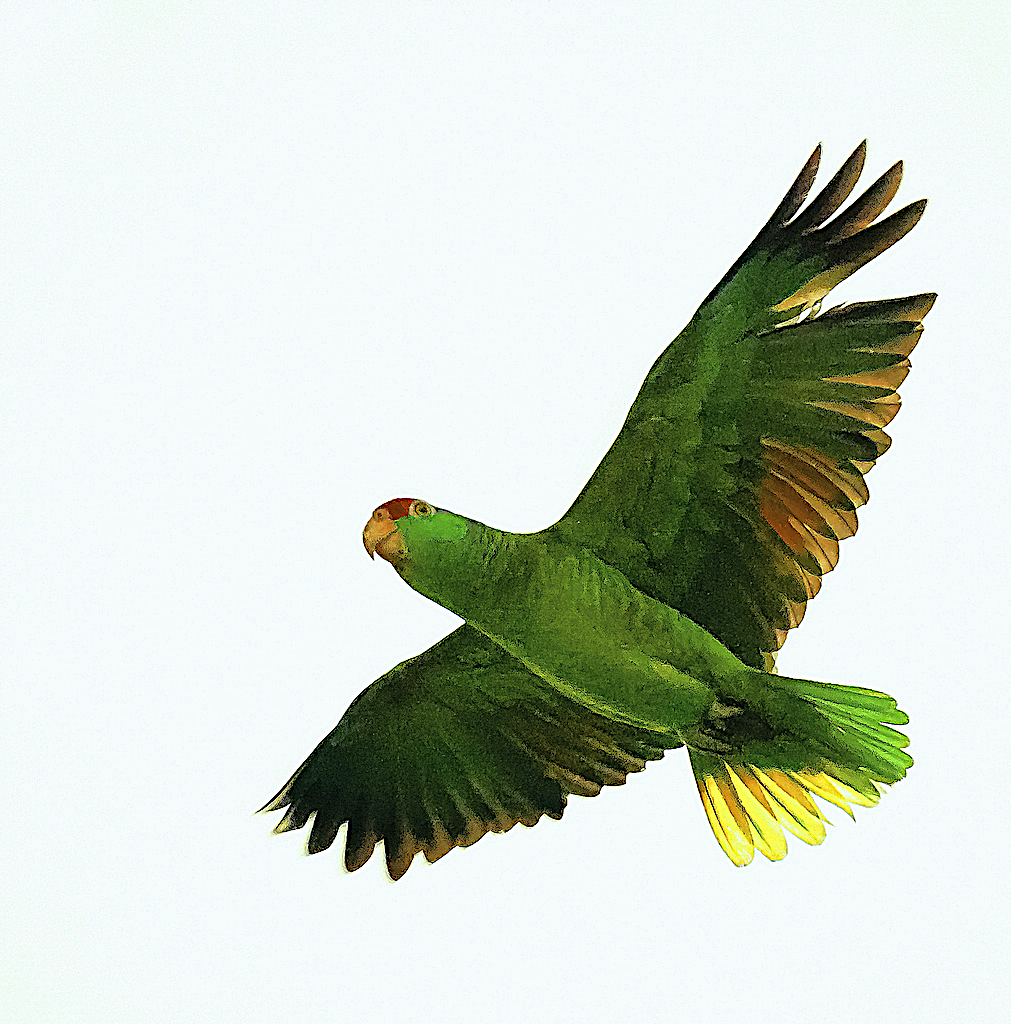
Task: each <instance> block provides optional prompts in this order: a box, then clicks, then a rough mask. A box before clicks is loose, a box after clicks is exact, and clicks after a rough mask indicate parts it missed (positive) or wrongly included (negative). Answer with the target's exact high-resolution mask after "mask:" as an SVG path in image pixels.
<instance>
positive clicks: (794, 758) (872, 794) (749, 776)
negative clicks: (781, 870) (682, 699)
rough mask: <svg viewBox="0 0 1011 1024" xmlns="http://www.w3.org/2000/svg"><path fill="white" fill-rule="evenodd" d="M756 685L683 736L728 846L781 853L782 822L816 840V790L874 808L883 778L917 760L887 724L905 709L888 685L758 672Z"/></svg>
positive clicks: (740, 860) (819, 829)
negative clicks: (884, 688) (881, 689)
mask: <svg viewBox="0 0 1011 1024" xmlns="http://www.w3.org/2000/svg"><path fill="white" fill-rule="evenodd" d="M762 680H763V682H762V686H761V693H760V694H759V695H758V696H757V698H756V697H755V696H754V695H753V694H749V695H748V699H747V700H746V701H741V702H740V703H738V702H737V701H723V700H721V701H720V702H718V703H717V704H716V705H715V706H714V708H713V709H712V710H711V711H710V712H709V716H708V718H707V719H706V720H704V721H703V722H702V723H701V724H700V725H699V727H698V728H697V729H696V730H695V732H694V733H692V734H690V735H689V736H687V737H686V744H687V746H688V752H689V756H690V758H691V764H692V770H693V771H694V772H695V781H696V783H697V784H698V787H699V795H700V796H701V797H702V806H703V807H704V808H705V811H706V815H707V817H708V818H709V824H710V825H711V826H712V829H713V832H714V833H715V835H716V838H717V840H718V841H719V844H720V846H722V847H723V850H724V852H725V853H726V855H727V856H728V857H729V858H730V859H731V860H732V861H733V862H734V864H736V865H738V866H743V865H745V864H750V863H751V860H752V858H753V857H754V855H755V850H758V851H759V852H760V853H763V854H765V856H766V857H768V858H769V860H781V859H782V858H783V857H785V856H786V838H785V836H784V834H783V829H784V828H786V829H788V830H789V831H790V832H792V833H793V834H794V835H795V836H797V837H798V838H800V839H803V840H804V842H805V843H810V844H812V845H815V844H818V843H820V842H822V840H823V839H824V838H825V822H826V819H825V818H824V817H823V816H822V813H821V810H820V809H819V808H818V806H817V805H816V804H815V803H814V801H813V800H812V799H811V797H812V795H814V796H817V797H821V799H823V800H827V801H828V802H829V803H833V804H835V805H836V806H837V807H841V808H842V809H843V810H844V811H845V812H846V813H847V814H848V815H849V816H850V817H851V818H852V817H853V810H852V808H851V806H850V805H851V804H857V805H859V806H861V807H873V806H874V805H875V804H876V803H877V802H878V799H879V798H880V795H881V794H880V791H879V789H878V787H879V785H881V784H886V785H890V784H891V783H893V782H898V781H899V779H901V778H903V777H904V776H905V774H906V769H908V768H909V767H910V765H912V763H913V759H912V758H911V757H910V756H909V755H908V754H907V753H906V752H905V750H903V749H902V748H903V747H905V746H907V745H908V743H909V739H908V738H907V737H906V736H905V735H903V734H902V733H901V732H898V731H897V730H896V729H892V728H889V726H888V725H886V724H884V723H886V722H887V723H892V724H895V725H903V724H905V723H906V722H908V721H909V718H908V716H907V715H906V714H905V713H904V712H902V711H900V710H899V709H898V708H897V707H896V705H895V701H894V700H893V699H892V698H891V697H889V696H888V695H887V694H885V693H878V692H877V691H876V690H865V689H862V688H860V687H857V686H833V685H832V684H830V683H818V682H813V681H812V680H808V679H790V678H787V677H783V676H770V675H765V674H763V675H762Z"/></svg>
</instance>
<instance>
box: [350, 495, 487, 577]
mask: <svg viewBox="0 0 1011 1024" xmlns="http://www.w3.org/2000/svg"><path fill="white" fill-rule="evenodd" d="M467 525H468V522H467V520H466V519H464V518H463V517H462V516H458V515H455V514H454V513H452V512H447V511H446V510H445V509H441V508H436V507H435V506H434V505H431V504H429V503H428V502H427V501H423V500H422V499H420V498H391V499H390V500H389V501H387V502H384V503H383V504H382V505H380V506H379V508H377V509H376V510H375V512H373V513H372V517H371V518H370V519H369V521H368V522H367V523H366V524H365V530H364V531H363V533H362V541H363V543H364V544H365V550H366V551H368V553H369V556H370V557H372V558H375V556H376V555H377V554H378V555H379V556H380V557H381V558H385V559H386V561H387V562H389V563H390V564H391V565H392V566H393V567H394V568H395V569H397V570H398V571H399V570H400V569H402V568H403V567H405V565H406V563H407V562H409V561H416V560H418V559H419V558H420V559H422V560H427V559H428V558H429V557H431V556H432V555H433V554H436V552H435V551H434V550H433V549H432V545H433V544H439V543H440V542H442V543H445V542H447V541H454V540H459V539H461V538H462V537H464V536H465V535H466V533H467ZM436 557H437V555H436Z"/></svg>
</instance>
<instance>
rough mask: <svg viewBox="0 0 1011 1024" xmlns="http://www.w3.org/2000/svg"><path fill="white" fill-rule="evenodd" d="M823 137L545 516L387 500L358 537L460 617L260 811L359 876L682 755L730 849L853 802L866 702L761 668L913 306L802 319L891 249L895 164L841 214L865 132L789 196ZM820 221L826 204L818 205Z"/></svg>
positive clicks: (901, 355)
mask: <svg viewBox="0 0 1011 1024" xmlns="http://www.w3.org/2000/svg"><path fill="white" fill-rule="evenodd" d="M818 158H819V150H816V151H815V153H814V154H813V155H812V158H811V159H810V160H809V161H808V163H807V164H806V165H805V167H804V169H803V171H802V172H801V174H800V176H799V177H798V179H797V181H796V182H795V183H794V185H793V187H792V188H791V189H790V191H789V193H788V194H787V196H786V198H785V199H784V200H783V202H782V203H781V204H780V206H779V208H778V209H777V210H776V212H775V213H774V214H773V216H772V218H771V219H770V220H769V222H768V224H767V225H766V226H765V227H764V228H763V229H762V231H761V232H760V233H759V235H758V236H757V238H756V239H755V241H754V242H753V243H752V244H751V245H750V246H749V247H748V249H747V250H745V252H744V254H743V255H742V256H741V258H740V259H739V260H738V261H737V262H736V263H735V265H734V266H733V267H732V268H731V270H730V271H729V272H728V274H727V275H726V276H725V277H724V279H723V280H722V281H721V282H720V284H719V285H717V287H716V288H715V289H714V290H713V292H712V293H710V295H709V296H708V297H707V299H706V300H705V302H704V303H703V304H702V306H701V307H700V308H699V310H698V312H697V313H696V314H695V316H694V317H693V318H692V320H691V322H690V323H689V324H688V326H687V327H686V328H685V330H684V331H683V332H682V333H681V334H680V335H679V336H678V337H677V339H676V340H675V341H674V342H673V343H672V344H671V345H670V346H669V347H668V348H667V349H666V350H665V351H664V352H663V353H662V354H661V356H660V357H659V358H658V359H657V361H656V363H655V364H654V366H653V368H652V369H651V370H650V372H649V374H648V375H647V377H646V380H645V382H644V383H643V386H642V389H641V390H640V392H639V395H638V397H637V398H636V401H635V403H634V404H633V405H632V408H631V409H630V411H629V414H628V417H627V419H626V421H625V424H624V426H623V427H622V429H621V432H620V433H619V434H618V436H617V438H616V440H615V442H614V444H613V445H612V446H611V448H610V450H609V451H608V453H607V454H606V455H605V457H604V459H603V461H602V462H601V464H600V466H599V467H598V468H597V470H596V472H595V473H594V474H593V476H592V477H591V479H590V481H589V482H588V483H587V485H586V487H585V488H584V489H583V491H582V492H581V494H580V495H579V496H578V497H577V499H576V500H575V502H574V503H573V505H572V507H571V508H570V509H569V510H568V512H566V514H565V515H564V516H563V517H562V518H561V519H560V520H559V521H558V522H557V523H555V525H554V526H552V527H550V528H548V529H547V530H544V531H541V532H540V533H537V534H528V535H518V534H511V533H507V532H503V531H500V530H496V529H493V528H492V527H489V526H486V525H484V524H481V523H476V522H473V521H471V520H467V519H465V518H463V517H461V516H458V515H455V514H454V513H451V512H447V511H444V510H439V509H435V508H433V507H431V506H429V505H427V504H426V503H424V502H420V501H414V502H411V501H409V500H407V499H394V500H393V501H390V502H387V503H386V504H385V505H383V506H380V508H379V509H377V510H376V512H375V513H374V514H373V519H372V520H370V523H369V526H368V527H367V528H366V537H365V539H366V545H367V546H368V547H369V550H370V553H371V552H373V551H376V552H378V553H379V554H381V555H383V557H384V558H387V559H388V560H389V561H391V562H392V563H393V565H394V566H395V568H396V569H397V571H398V572H399V573H400V575H401V576H402V577H403V579H404V580H405V581H406V582H407V583H408V584H410V585H411V586H412V587H414V588H415V589H416V590H418V591H419V592H421V593H422V594H425V595H426V596H428V597H430V598H431V599H433V600H435V601H437V602H438V603H440V604H442V605H444V606H445V607H447V608H449V609H450V610H452V611H454V612H456V613H457V614H458V615H460V616H461V617H462V618H463V619H464V620H465V621H466V625H464V626H462V627H460V628H459V629H458V630H456V631H455V632H454V633H452V634H451V635H450V636H449V637H447V638H446V639H445V640H443V641H442V642H441V643H439V644H436V645H435V646H434V647H432V648H430V649H429V650H428V651H426V652H424V653H423V654H421V655H419V656H418V657H417V658H414V659H411V660H410V661H408V662H405V663H404V664H403V665H401V666H398V667H397V668H396V669H394V670H393V671H392V672H390V673H388V674H387V675H386V676H384V677H382V678H381V679H379V680H377V681H376V682H375V683H373V684H372V686H370V687H369V688H368V689H366V690H365V691H364V692H363V693H362V694H361V695H360V696H359V697H358V698H357V699H356V700H355V702H354V703H353V704H352V705H351V707H350V708H349V709H348V711H347V713H346V714H345V716H344V717H343V718H342V719H341V722H340V723H339V724H338V726H337V727H336V729H334V731H333V732H332V733H331V734H330V735H329V736H328V737H327V738H326V739H325V740H324V741H323V742H322V743H321V744H320V745H319V747H317V749H316V750H315V751H314V752H313V753H312V754H311V755H310V757H309V758H308V759H307V760H306V762H305V763H304V764H303V765H302V767H301V768H300V769H299V770H298V772H296V774H295V775H294V776H293V777H292V779H291V780H290V781H289V782H288V784H287V785H286V786H285V787H284V788H283V789H282V790H281V792H280V793H279V794H278V795H277V796H276V797H275V798H274V800H272V801H271V802H270V803H269V804H268V805H267V808H265V809H270V810H279V809H282V808H284V807H287V808H288V810H287V812H286V814H285V816H284V818H283V819H282V821H281V822H280V824H279V825H278V826H277V831H285V830H287V829H291V828H301V827H302V826H303V825H305V824H306V822H307V821H308V819H309V817H310V816H312V815H313V814H315V820H314V823H313V826H312V830H311V833H310V838H309V851H310V852H312V853H314V852H317V851H319V850H322V849H325V848H327V847H329V846H330V845H331V844H332V843H333V841H334V839H335V838H336V835H337V833H338V830H339V829H340V827H341V825H342V824H343V823H344V822H347V823H348V833H347V839H346V844H345V863H346V865H347V867H348V868H349V869H351V870H353V869H355V868H357V867H359V866H361V864H363V863H365V861H367V860H368V858H369V856H370V855H371V853H372V850H373V848H374V847H375V845H376V843H377V842H379V841H381V840H382V841H384V845H385V851H386V860H387V866H388V869H389V871H390V874H391V876H392V877H394V878H398V877H400V875H402V874H403V873H404V871H406V870H407V868H408V867H409V865H410V863H411V861H412V859H413V857H414V856H415V854H416V853H417V852H419V851H420V852H424V853H425V855H426V857H427V858H428V859H429V860H435V859H437V858H438V857H441V856H442V855H443V854H445V853H446V852H448V851H449V850H450V849H451V848H452V847H453V846H464V845H469V844H470V843H471V842H474V841H476V839H478V838H480V837H481V835H483V834H485V833H486V832H488V831H503V830H505V829H508V828H510V827H512V825H514V824H515V823H516V822H522V823H523V824H526V825H532V824H534V823H535V822H536V821H537V820H538V818H539V817H540V816H541V815H542V814H548V815H550V816H553V817H559V816H560V815H561V813H562V810H563V808H564V804H565V798H566V796H567V795H568V794H570V793H576V794H579V795H591V796H592V795H595V794H596V793H597V792H599V790H600V788H601V786H604V785H618V784H621V783H623V782H624V781H625V777H626V775H627V773H629V772H634V771H639V770H641V769H642V768H643V767H644V765H645V762H646V761H647V760H653V759H656V758H658V757H661V756H662V755H663V752H664V750H666V749H671V748H674V747H678V746H681V745H686V746H687V747H688V749H689V755H690V760H691V764H692V768H693V771H694V773H695V776H696V781H697V784H698V787H699V792H700V796H701V799H702V803H703V806H704V808H705V810H706V813H707V816H708V817H709V820H710V823H711V825H712V827H713V831H714V833H715V834H716V837H717V839H718V840H719V842H720V844H721V845H722V846H723V849H724V850H725V852H726V853H727V855H728V856H729V857H730V858H731V860H732V861H734V863H737V864H745V863H748V862H749V861H750V860H751V858H752V856H753V854H754V851H755V850H756V849H757V850H759V851H760V852H762V853H763V854H765V855H766V856H767V857H770V858H771V859H779V858H780V857H782V856H784V855H785V853H786V844H785V840H784V838H783V829H784V828H785V829H787V830H789V831H792V832H793V833H794V834H796V835H798V836H799V837H800V838H802V839H804V840H805V841H807V842H820V841H821V839H822V838H823V837H824V819H823V818H822V816H821V812H820V810H819V809H818V807H817V805H816V804H815V803H814V801H813V800H812V799H811V794H814V795H815V796H818V797H820V798H822V799H825V800H827V801H830V802H832V803H836V804H837V805H838V806H840V807H843V808H844V809H845V810H846V811H847V812H850V804H854V803H855V804H858V805H863V806H868V805H871V804H873V803H875V802H876V801H877V799H878V795H879V789H878V786H879V785H880V784H889V783H893V782H896V781H898V780H899V779H900V778H902V777H903V775H904V774H905V771H906V769H907V768H908V767H909V765H911V764H912V759H911V758H910V757H909V756H908V754H906V752H905V751H904V749H903V747H904V746H905V745H906V743H907V740H906V737H905V736H904V735H903V734H902V733H900V732H898V731H897V730H895V729H893V728H891V726H892V725H901V724H903V723H904V722H905V721H907V719H906V716H905V715H904V714H903V713H902V712H901V711H899V710H898V709H897V708H896V706H895V702H894V700H892V698H891V697H888V696H887V695H885V694H880V693H877V692H875V691H872V690H864V689H860V688H856V687H840V686H832V685H830V684H827V683H820V682H814V681H810V680H798V679H789V678H786V677H780V676H777V675H774V674H771V672H772V671H773V668H774V658H775V654H776V652H777V651H778V649H779V648H780V646H781V645H782V643H783V641H784V639H785V637H786V634H787V631H788V630H789V629H790V628H792V627H793V626H796V625H797V624H798V623H799V622H800V620H801V618H802V617H803V613H804V609H805V607H806V602H807V601H808V600H809V599H810V598H811V597H813V596H815V594H817V592H818V589H819V587H820V585H821V578H822V576H823V575H824V573H826V572H828V571H829V570H831V569H832V568H833V567H834V566H835V564H836V562H837V560H838V553H839V541H840V540H842V539H845V538H846V537H849V536H852V534H853V533H855V531H856V528H857V519H856V509H857V508H858V506H859V505H861V504H863V503H864V502H866V500H867V497H868V493H867V488H866V484H865V483H864V474H865V473H866V472H867V471H868V470H869V469H870V468H871V466H872V465H873V464H874V462H875V460H876V459H877V458H878V456H880V455H881V454H882V453H883V452H884V451H885V450H886V449H887V447H888V444H889V439H888V437H887V435H886V434H885V433H884V431H883V427H884V426H886V425H887V423H888V422H889V421H890V420H891V418H892V417H893V416H894V415H895V413H896V412H897V410H898V405H899V402H898V397H897V394H896V389H897V387H898V385H899V384H900V383H901V381H902V380H903V379H904V377H905V375H906V373H907V372H908V369H909V361H908V356H909V353H910V351H911V350H912V348H913V346H914V345H915V344H916V341H917V340H918V338H919V335H920V333H921V331H922V324H921V321H922V319H923V317H924V316H925V315H926V313H927V311H928V310H929V308H930V305H931V303H932V302H933V298H934V296H932V295H918V296H913V297H910V298H905V299H894V300H885V301H880V302H868V303H858V304H855V305H850V306H843V307H838V308H836V309H833V310H830V311H828V312H826V313H821V312H820V304H821V301H822V299H823V298H824V296H825V295H826V294H827V292H828V291H829V290H830V289H831V288H832V287H834V286H835V285H836V284H838V283H839V282H840V281H841V280H843V279H844V278H845V277H847V276H849V274H851V273H852V272H853V271H854V270H856V269H858V268H859V267H860V266H862V265H863V264H864V263H866V262H867V261H868V260H870V259H873V258H874V257H875V256H876V255H878V254H879V253H881V252H882V251H884V249H886V248H887V247H888V246H890V245H891V244H893V243H894V242H895V241H897V240H898V239H899V238H901V237H902V236H903V235H904V234H905V233H906V232H907V231H909V230H910V229H911V228H912V227H913V225H914V224H915V223H916V221H917V220H918V219H919V217H920V215H921V213H922V211H923V206H924V203H923V202H922V201H921V202H919V203H914V204H912V205H910V206H907V207H906V208H905V209H903V210H900V211H899V212H898V213H896V214H894V215H893V216H891V217H888V218H886V219H884V220H881V221H880V222H877V223H875V221H876V220H877V218H878V216H879V215H880V214H881V213H882V212H883V210H884V209H885V207H886V206H887V205H888V203H889V202H890V201H891V199H892V197H893V196H894V194H895V190H896V189H897V187H898V183H899V179H900V177H901V165H899V164H896V165H895V166H894V167H893V168H891V169H890V170H889V171H888V172H886V173H885V174H884V175H883V176H882V177H881V178H880V179H879V180H878V181H877V182H875V183H874V184H873V185H872V186H871V187H870V188H869V189H868V190H867V191H866V192H865V193H864V194H863V195H862V196H861V197H859V198H858V199H856V200H855V201H854V202H853V203H852V204H851V205H850V206H849V207H848V208H847V209H845V210H843V211H842V212H841V213H838V215H836V214H837V211H838V210H839V208H840V207H841V206H842V204H843V203H844V202H845V200H846V199H847V197H848V196H849V194H850V192H851V191H852V189H853V187H854V185H855V183H856V180H857V178H858V177H859V174H860V170H861V168H862V164H863V159H864V147H863V145H861V146H860V147H858V149H857V150H856V151H855V152H854V154H853V155H852V156H851V157H850V159H849V160H848V161H847V162H846V163H845V164H844V166H843V167H842V169H841V170H840V171H839V173H838V174H837V175H836V176H835V177H834V178H833V179H832V180H831V181H830V182H829V184H828V185H827V186H826V188H825V189H824V190H823V191H822V192H821V193H820V194H819V195H818V196H817V197H816V198H815V199H814V200H812V201H811V202H810V203H809V204H808V205H807V207H806V208H804V209H803V210H801V207H802V205H803V202H804V199H805V198H806V196H807V193H808V191H809V189H810V187H811V184H812V182H813V179H814V175H815V172H816V170H817V165H818ZM834 215H835V216H834Z"/></svg>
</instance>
